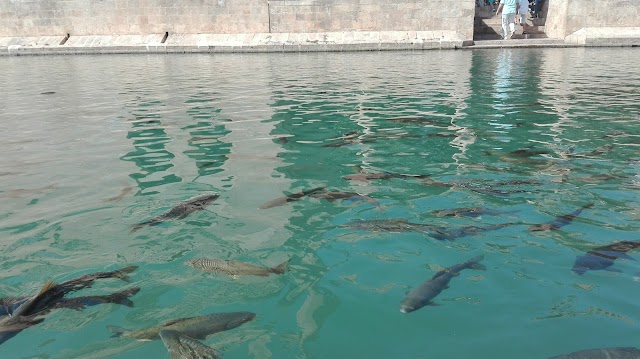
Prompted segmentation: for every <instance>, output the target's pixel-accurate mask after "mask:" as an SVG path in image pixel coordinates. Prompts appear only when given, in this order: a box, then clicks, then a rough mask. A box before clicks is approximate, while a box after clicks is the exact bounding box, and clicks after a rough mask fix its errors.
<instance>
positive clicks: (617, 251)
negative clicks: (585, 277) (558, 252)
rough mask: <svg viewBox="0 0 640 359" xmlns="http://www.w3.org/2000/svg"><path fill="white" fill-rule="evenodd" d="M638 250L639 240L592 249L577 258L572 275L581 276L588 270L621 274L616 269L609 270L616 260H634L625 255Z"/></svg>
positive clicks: (639, 246)
mask: <svg viewBox="0 0 640 359" xmlns="http://www.w3.org/2000/svg"><path fill="white" fill-rule="evenodd" d="M636 248H640V240H637V241H621V242H616V243H613V244H609V245H606V246H602V247H597V248H594V249H592V250H590V251H588V252H587V253H585V254H584V255H581V256H578V257H577V258H576V260H575V262H574V263H573V268H572V269H571V270H572V271H573V272H574V273H576V274H579V275H582V274H585V273H586V272H587V271H589V270H601V269H603V270H607V271H611V272H621V271H620V270H618V269H611V268H609V267H611V266H612V265H613V264H614V261H615V260H616V259H628V260H635V259H634V258H633V257H631V256H629V255H627V254H626V253H627V252H628V251H630V250H633V249H636Z"/></svg>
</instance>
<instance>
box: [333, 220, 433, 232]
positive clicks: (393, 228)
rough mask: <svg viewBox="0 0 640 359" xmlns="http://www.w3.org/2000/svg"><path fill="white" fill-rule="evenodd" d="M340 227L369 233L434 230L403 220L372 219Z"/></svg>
mask: <svg viewBox="0 0 640 359" xmlns="http://www.w3.org/2000/svg"><path fill="white" fill-rule="evenodd" d="M342 227H347V228H352V229H360V230H364V231H369V232H396V233H397V232H411V231H413V232H426V231H429V230H432V229H434V228H435V226H431V225H428V224H423V223H412V222H408V221H407V220H405V219H373V220H357V221H352V222H350V223H347V224H343V225H342Z"/></svg>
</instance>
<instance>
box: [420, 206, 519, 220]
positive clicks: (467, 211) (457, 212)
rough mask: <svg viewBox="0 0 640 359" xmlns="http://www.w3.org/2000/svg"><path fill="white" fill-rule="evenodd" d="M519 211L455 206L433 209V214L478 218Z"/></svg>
mask: <svg viewBox="0 0 640 359" xmlns="http://www.w3.org/2000/svg"><path fill="white" fill-rule="evenodd" d="M516 212H518V211H497V210H495V209H490V208H484V207H465V208H453V209H440V210H436V211H431V214H433V215H436V216H438V217H471V218H476V217H480V216H482V215H487V216H500V215H503V214H513V213H516Z"/></svg>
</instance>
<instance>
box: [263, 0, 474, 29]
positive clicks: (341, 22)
mask: <svg viewBox="0 0 640 359" xmlns="http://www.w3.org/2000/svg"><path fill="white" fill-rule="evenodd" d="M269 3H270V13H271V30H272V31H273V32H322V31H399V30H406V31H437V30H451V31H456V32H458V33H460V34H461V35H463V36H464V37H465V38H467V39H471V38H473V17H474V15H475V2H474V0H468V1H460V2H440V1H420V0H272V1H270V2H269Z"/></svg>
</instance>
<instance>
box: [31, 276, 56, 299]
mask: <svg viewBox="0 0 640 359" xmlns="http://www.w3.org/2000/svg"><path fill="white" fill-rule="evenodd" d="M56 285H57V284H56V282H54V281H52V280H51V279H49V280H48V281H47V282H46V283H45V284H44V285H43V286H42V289H40V292H39V293H38V295H36V297H39V296H41V295H43V294H45V293H46V292H48V291H50V290H51V289H52V288H53V287H55V286H56Z"/></svg>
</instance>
